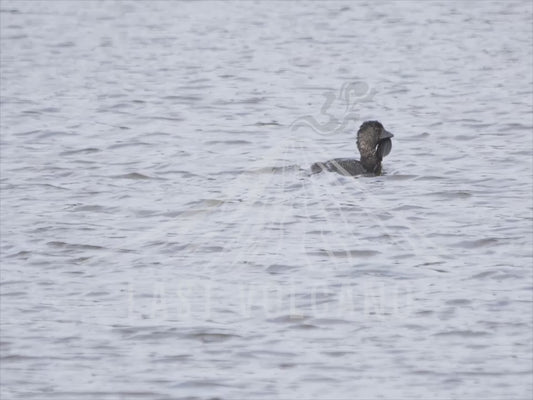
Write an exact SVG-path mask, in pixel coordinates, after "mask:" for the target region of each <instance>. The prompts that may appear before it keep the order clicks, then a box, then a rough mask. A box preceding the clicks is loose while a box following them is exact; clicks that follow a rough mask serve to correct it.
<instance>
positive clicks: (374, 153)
mask: <svg viewBox="0 0 533 400" xmlns="http://www.w3.org/2000/svg"><path fill="white" fill-rule="evenodd" d="M393 136H394V135H393V134H392V133H390V132H389V131H387V130H386V129H385V128H384V127H383V125H381V123H380V122H378V121H366V122H364V123H363V124H362V125H361V127H360V128H359V131H357V148H358V149H359V153H360V154H361V159H360V160H356V159H352V158H335V159H333V160H329V161H325V162H317V163H314V164H313V165H311V173H313V174H317V173H319V172H322V171H331V172H337V173H339V174H341V175H363V174H371V175H381V161H382V160H383V157H385V156H386V155H387V154H389V153H390V151H391V148H392V142H391V138H392V137H393Z"/></svg>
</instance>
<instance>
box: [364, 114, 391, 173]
mask: <svg viewBox="0 0 533 400" xmlns="http://www.w3.org/2000/svg"><path fill="white" fill-rule="evenodd" d="M392 137H394V135H393V134H392V133H390V132H389V131H387V130H386V129H385V128H384V127H383V125H382V124H381V123H380V122H378V121H366V122H364V123H363V124H362V125H361V127H360V128H359V131H358V132H357V148H358V149H359V153H360V154H361V164H363V167H365V169H367V170H368V171H371V172H373V173H375V174H381V160H383V157H385V156H386V155H388V154H389V153H390V151H391V149H392V142H391V138H392Z"/></svg>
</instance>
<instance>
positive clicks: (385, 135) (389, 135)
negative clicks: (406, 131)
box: [379, 129, 394, 140]
mask: <svg viewBox="0 0 533 400" xmlns="http://www.w3.org/2000/svg"><path fill="white" fill-rule="evenodd" d="M392 137H394V135H393V134H392V133H390V132H389V131H387V130H385V129H383V130H382V131H381V134H380V135H379V140H383V139H390V138H392Z"/></svg>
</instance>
